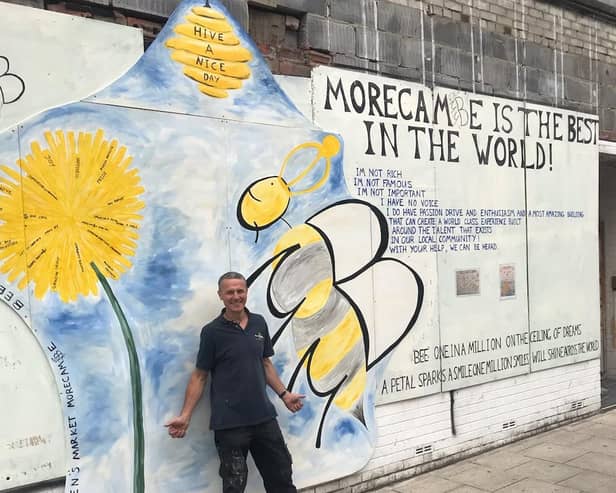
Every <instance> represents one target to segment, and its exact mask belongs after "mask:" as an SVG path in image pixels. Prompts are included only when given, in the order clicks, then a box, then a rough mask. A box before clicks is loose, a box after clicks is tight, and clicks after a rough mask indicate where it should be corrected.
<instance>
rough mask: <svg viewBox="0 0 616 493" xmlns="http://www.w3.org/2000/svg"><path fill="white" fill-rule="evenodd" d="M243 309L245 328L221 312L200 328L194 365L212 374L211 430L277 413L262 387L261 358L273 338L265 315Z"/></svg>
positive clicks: (269, 349)
mask: <svg viewBox="0 0 616 493" xmlns="http://www.w3.org/2000/svg"><path fill="white" fill-rule="evenodd" d="M223 312H224V311H223ZM246 312H247V313H248V323H247V325H246V328H245V329H242V328H241V327H240V326H239V325H238V324H236V323H235V322H231V321H229V320H227V319H226V318H224V317H223V316H222V314H221V315H220V316H219V317H217V318H215V319H214V320H212V321H211V322H210V323H209V324H207V325H206V326H205V327H203V329H202V330H201V344H200V345H199V354H198V356H197V368H199V369H201V370H205V371H207V372H209V375H210V378H211V394H210V395H211V406H212V417H211V418H210V428H211V429H212V430H224V429H227V428H236V427H239V426H250V425H256V424H259V423H264V422H265V421H268V420H270V419H272V418H274V417H276V410H275V409H274V406H273V404H272V403H271V402H270V400H269V398H268V397H267V393H266V391H265V386H266V381H265V370H264V367H263V358H269V357H270V356H272V355H273V354H274V349H273V347H272V341H271V339H270V336H269V332H268V329H267V324H266V323H265V319H264V318H263V317H262V316H261V315H257V314H255V313H250V312H248V310H246Z"/></svg>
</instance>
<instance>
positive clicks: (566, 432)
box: [373, 408, 616, 493]
mask: <svg viewBox="0 0 616 493" xmlns="http://www.w3.org/2000/svg"><path fill="white" fill-rule="evenodd" d="M373 491H374V492H379V493H411V492H412V493H481V492H485V491H497V492H499V493H578V492H586V493H616V408H612V409H610V410H609V411H605V412H601V413H600V414H595V415H593V416H591V417H588V418H584V419H581V420H579V421H575V422H573V423H571V424H567V425H563V426H561V427H559V428H555V429H553V430H550V431H546V432H543V433H540V434H538V435H534V436H532V437H529V438H526V439H524V440H520V441H517V442H514V443H511V444H509V445H504V446H502V447H499V448H496V449H494V450H491V451H489V452H485V453H483V454H480V455H476V456H474V457H470V458H468V459H464V460H461V461H459V462H456V463H454V464H451V465H449V466H446V467H443V468H441V469H437V470H434V471H430V472H428V473H424V474H420V475H418V476H415V477H413V478H411V479H407V480H404V481H401V482H398V483H393V484H390V485H389V486H386V487H382V488H379V489H376V490H373Z"/></svg>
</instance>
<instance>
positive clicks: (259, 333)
mask: <svg viewBox="0 0 616 493" xmlns="http://www.w3.org/2000/svg"><path fill="white" fill-rule="evenodd" d="M255 339H256V340H257V341H259V342H263V341H264V339H265V338H264V337H263V336H262V335H261V332H257V333H256V334H255Z"/></svg>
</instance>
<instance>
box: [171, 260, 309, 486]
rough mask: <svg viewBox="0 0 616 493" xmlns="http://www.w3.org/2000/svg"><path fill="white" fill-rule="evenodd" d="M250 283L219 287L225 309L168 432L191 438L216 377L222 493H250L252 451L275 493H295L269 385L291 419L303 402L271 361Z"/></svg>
mask: <svg viewBox="0 0 616 493" xmlns="http://www.w3.org/2000/svg"><path fill="white" fill-rule="evenodd" d="M247 295H248V287H247V285H246V279H245V278H244V276H242V275H241V274H239V273H237V272H227V273H226V274H223V275H222V276H221V277H220V279H219V280H218V296H219V298H220V299H221V300H222V302H223V304H224V306H225V308H224V309H223V310H222V313H221V314H220V316H219V317H217V318H215V319H214V320H212V321H211V322H210V323H209V324H207V325H206V326H205V327H203V329H202V331H201V343H200V346H199V354H198V356H197V364H196V368H195V369H194V370H193V372H192V375H191V377H190V381H189V382H188V386H187V388H186V395H185V397H184V406H183V407H182V412H181V414H180V415H179V416H177V417H175V418H173V419H172V420H170V421H169V422H168V423H167V424H166V425H165V426H167V427H168V429H169V435H171V436H172V437H173V438H182V437H183V436H184V435H185V434H186V430H187V429H188V425H189V424H190V418H191V416H192V413H193V411H194V409H195V407H196V405H197V402H199V399H200V398H201V395H202V394H203V388H204V387H205V383H206V381H207V378H208V375H211V377H212V383H211V407H212V416H211V419H210V428H211V429H213V430H214V441H215V443H216V449H217V450H218V456H219V457H220V471H219V472H220V476H221V477H222V483H223V493H241V492H243V491H244V489H245V488H246V478H247V476H248V468H247V466H246V456H247V454H248V451H250V453H251V455H252V458H253V459H254V461H255V464H256V466H257V468H258V469H259V472H260V473H261V477H262V478H263V485H264V486H265V490H266V491H267V492H268V493H293V492H296V491H297V490H296V489H295V486H294V485H293V479H292V470H291V455H290V454H289V451H288V449H287V446H286V444H285V442H284V438H283V437H282V433H281V431H280V428H279V426H278V422H277V421H276V410H275V409H274V406H273V405H272V403H271V402H270V400H269V398H268V397H267V393H266V389H265V385H266V384H267V385H269V386H270V387H271V388H272V389H273V390H274V392H276V394H278V396H279V397H280V398H281V399H282V401H283V402H284V404H285V406H286V407H287V409H289V410H290V411H292V412H296V411H299V410H300V409H301V408H302V405H303V403H302V399H303V398H304V396H303V395H301V394H296V393H293V392H289V391H287V390H286V389H285V386H284V384H283V383H282V382H281V381H280V378H279V377H278V373H277V372H276V369H275V368H274V365H273V364H272V362H271V361H270V357H271V356H272V355H273V354H274V349H273V347H272V341H271V339H270V336H269V332H268V329H267V324H266V323H265V320H264V318H263V317H262V316H261V315H257V314H255V313H251V312H249V311H248V309H247V308H246V299H247Z"/></svg>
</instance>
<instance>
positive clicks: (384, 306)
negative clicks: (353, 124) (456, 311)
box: [306, 199, 424, 369]
mask: <svg viewBox="0 0 616 493" xmlns="http://www.w3.org/2000/svg"><path fill="white" fill-rule="evenodd" d="M306 222H307V223H308V224H310V225H311V226H313V227H314V228H316V229H318V230H319V231H320V233H321V235H322V236H323V239H324V241H325V243H326V245H327V248H328V249H329V251H330V256H331V258H332V262H333V267H334V282H335V284H336V286H337V288H338V289H339V290H341V291H342V292H344V293H345V294H346V296H347V297H348V298H349V300H350V301H352V302H353V305H354V306H355V307H356V309H357V311H359V312H360V320H361V321H362V322H361V323H362V325H363V327H362V329H363V333H364V340H365V343H366V351H367V367H368V369H370V368H371V367H372V366H374V365H375V364H377V363H378V362H379V361H381V360H382V359H383V358H384V357H385V356H387V355H388V354H389V353H390V352H391V351H392V350H393V349H394V348H395V347H396V346H397V345H398V344H399V343H400V341H401V340H402V339H404V337H405V336H406V335H407V334H408V333H409V331H410V330H411V329H412V328H413V326H414V325H415V322H416V321H417V318H418V317H419V312H420V310H421V306H422V303H423V296H424V285H423V282H422V280H421V278H420V277H419V275H418V274H417V273H416V272H415V271H414V270H413V269H412V268H411V267H409V266H408V265H406V264H405V263H404V262H402V261H400V260H397V259H392V258H383V254H384V253H385V250H386V248H387V244H388V242H389V237H388V227H387V220H386V218H385V216H383V214H382V213H381V211H379V210H378V209H377V208H376V207H375V206H373V205H372V204H369V203H367V202H364V201H361V200H357V199H351V200H344V201H341V202H336V203H335V204H332V205H330V206H329V207H327V208H325V209H323V210H321V211H320V212H318V213H317V214H315V215H314V216H312V217H311V218H310V219H308V220H307V221H306Z"/></svg>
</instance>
